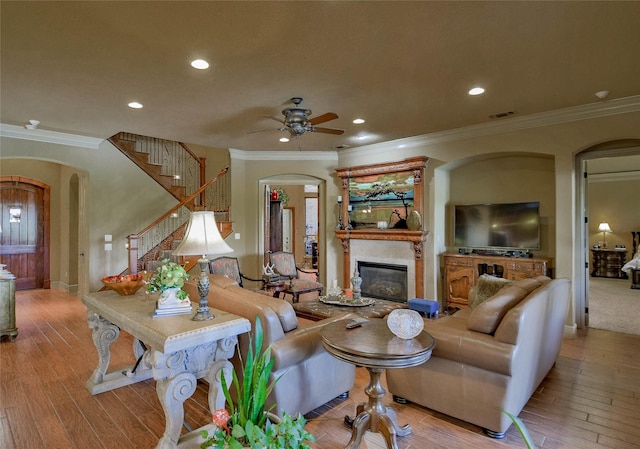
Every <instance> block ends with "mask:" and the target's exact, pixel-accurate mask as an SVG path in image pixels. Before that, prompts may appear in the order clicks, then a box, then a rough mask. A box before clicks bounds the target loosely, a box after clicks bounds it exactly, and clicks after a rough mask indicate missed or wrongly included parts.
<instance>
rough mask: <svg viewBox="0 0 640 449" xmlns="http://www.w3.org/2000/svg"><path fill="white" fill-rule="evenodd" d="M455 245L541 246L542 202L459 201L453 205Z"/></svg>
mask: <svg viewBox="0 0 640 449" xmlns="http://www.w3.org/2000/svg"><path fill="white" fill-rule="evenodd" d="M454 210H455V212H454V229H455V230H454V241H455V246H456V247H459V248H460V247H467V248H481V249H485V248H486V249H502V250H537V249H540V203H539V202H529V203H508V204H464V205H463V204H458V205H455V206H454Z"/></svg>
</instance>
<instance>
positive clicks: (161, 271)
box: [147, 259, 189, 300]
mask: <svg viewBox="0 0 640 449" xmlns="http://www.w3.org/2000/svg"><path fill="white" fill-rule="evenodd" d="M161 262H162V265H160V266H159V267H158V268H157V269H156V272H155V275H154V276H153V277H152V278H151V279H150V280H149V286H148V287H147V291H149V292H151V293H155V292H164V291H165V290H167V289H170V288H179V289H180V291H178V293H177V294H176V296H177V297H178V299H180V300H184V299H186V297H187V292H185V291H184V290H182V287H184V281H186V280H188V279H189V275H188V274H187V270H186V269H185V268H184V267H183V266H182V265H180V264H179V263H176V262H171V261H170V260H169V259H162V261H161Z"/></svg>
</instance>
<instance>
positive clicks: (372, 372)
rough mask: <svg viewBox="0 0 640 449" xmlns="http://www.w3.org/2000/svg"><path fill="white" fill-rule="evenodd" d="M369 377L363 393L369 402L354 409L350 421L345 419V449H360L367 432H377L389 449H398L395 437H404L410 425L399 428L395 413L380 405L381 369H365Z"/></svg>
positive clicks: (381, 390) (383, 392)
mask: <svg viewBox="0 0 640 449" xmlns="http://www.w3.org/2000/svg"><path fill="white" fill-rule="evenodd" d="M367 370H368V371H369V376H370V379H371V380H370V382H369V386H368V387H367V388H366V389H365V393H366V394H367V396H369V402H364V403H362V404H359V405H358V406H357V407H356V413H357V416H356V417H355V419H353V420H351V418H349V417H348V416H347V417H345V423H347V425H348V424H349V423H351V428H352V433H351V440H349V444H347V447H346V448H345V449H356V448H358V447H360V443H361V442H362V438H363V437H364V434H365V432H366V431H367V430H370V431H371V432H379V433H381V434H382V435H383V437H384V440H385V442H386V443H387V447H388V448H389V449H398V444H397V441H396V436H400V437H404V436H406V435H409V434H410V433H411V432H412V430H411V426H410V425H408V424H407V425H405V426H399V425H398V419H397V417H396V412H395V410H393V409H392V408H391V407H387V406H385V405H384V404H383V403H382V398H383V397H384V395H385V393H386V391H385V389H384V388H383V387H382V384H381V383H380V376H381V375H382V372H383V371H384V369H383V368H370V367H367Z"/></svg>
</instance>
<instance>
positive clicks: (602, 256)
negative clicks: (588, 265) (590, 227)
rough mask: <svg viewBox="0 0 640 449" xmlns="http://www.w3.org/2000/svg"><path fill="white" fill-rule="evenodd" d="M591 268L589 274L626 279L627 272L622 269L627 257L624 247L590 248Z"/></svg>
mask: <svg viewBox="0 0 640 449" xmlns="http://www.w3.org/2000/svg"><path fill="white" fill-rule="evenodd" d="M591 253H592V254H593V270H592V271H591V276H593V277H606V278H616V279H628V276H627V273H625V272H624V271H622V267H623V266H624V264H625V260H626V258H627V249H626V248H612V249H596V248H594V249H592V250H591Z"/></svg>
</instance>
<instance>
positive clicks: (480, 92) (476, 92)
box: [469, 87, 484, 95]
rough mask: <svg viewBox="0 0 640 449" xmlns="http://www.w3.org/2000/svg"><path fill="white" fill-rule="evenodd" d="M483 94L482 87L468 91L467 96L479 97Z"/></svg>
mask: <svg viewBox="0 0 640 449" xmlns="http://www.w3.org/2000/svg"><path fill="white" fill-rule="evenodd" d="M483 93H484V89H483V88H482V87H474V88H473V89H471V90H470V91H469V95H481V94H483Z"/></svg>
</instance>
